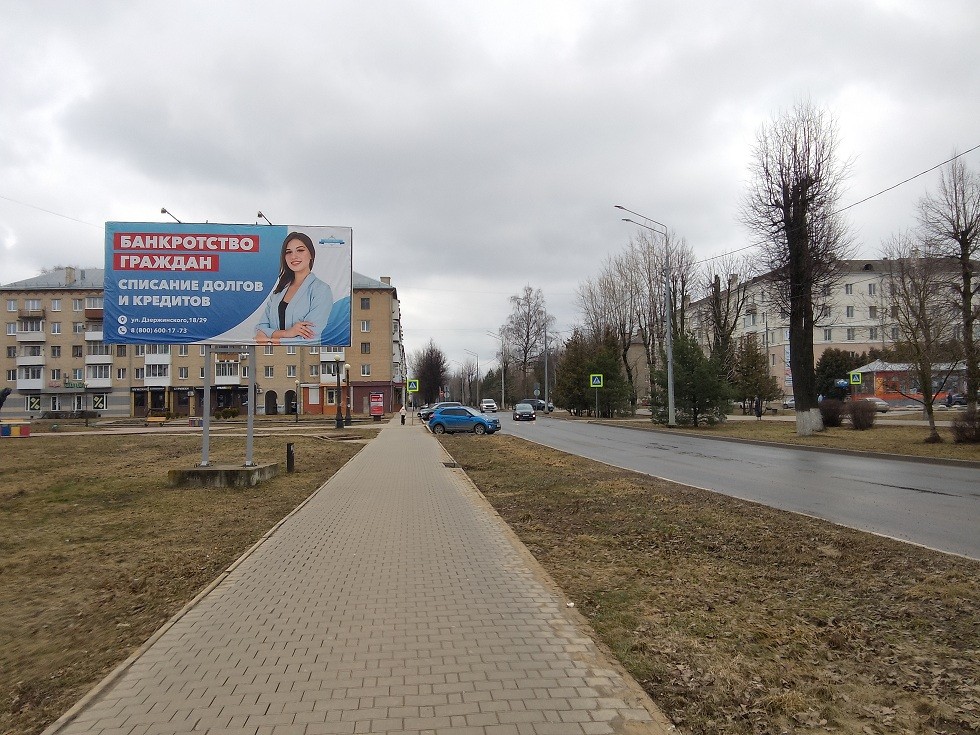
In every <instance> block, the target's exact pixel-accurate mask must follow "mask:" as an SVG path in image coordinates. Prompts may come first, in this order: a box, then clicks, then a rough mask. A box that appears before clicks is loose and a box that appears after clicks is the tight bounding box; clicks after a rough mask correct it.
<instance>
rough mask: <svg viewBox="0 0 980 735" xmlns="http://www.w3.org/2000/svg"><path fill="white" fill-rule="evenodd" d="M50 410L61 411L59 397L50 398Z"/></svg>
mask: <svg viewBox="0 0 980 735" xmlns="http://www.w3.org/2000/svg"><path fill="white" fill-rule="evenodd" d="M51 410H52V411H60V410H61V396H51Z"/></svg>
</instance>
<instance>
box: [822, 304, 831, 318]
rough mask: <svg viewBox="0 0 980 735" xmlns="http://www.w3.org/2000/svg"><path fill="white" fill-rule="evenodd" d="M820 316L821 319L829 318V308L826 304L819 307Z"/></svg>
mask: <svg viewBox="0 0 980 735" xmlns="http://www.w3.org/2000/svg"><path fill="white" fill-rule="evenodd" d="M820 316H821V317H824V318H827V317H829V316H830V307H829V306H827V305H826V304H824V305H823V306H821V307H820Z"/></svg>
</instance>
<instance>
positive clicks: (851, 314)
mask: <svg viewBox="0 0 980 735" xmlns="http://www.w3.org/2000/svg"><path fill="white" fill-rule="evenodd" d="M847 318H848V319H853V318H854V307H853V306H848V307H847Z"/></svg>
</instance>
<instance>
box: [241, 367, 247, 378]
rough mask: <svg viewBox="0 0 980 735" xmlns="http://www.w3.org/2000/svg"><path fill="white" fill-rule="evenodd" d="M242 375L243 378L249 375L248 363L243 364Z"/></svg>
mask: <svg viewBox="0 0 980 735" xmlns="http://www.w3.org/2000/svg"><path fill="white" fill-rule="evenodd" d="M242 377H243V378H247V377H248V365H242Z"/></svg>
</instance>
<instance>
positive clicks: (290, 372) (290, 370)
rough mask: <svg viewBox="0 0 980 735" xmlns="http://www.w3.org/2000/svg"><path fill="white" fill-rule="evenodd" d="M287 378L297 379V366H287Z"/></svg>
mask: <svg viewBox="0 0 980 735" xmlns="http://www.w3.org/2000/svg"><path fill="white" fill-rule="evenodd" d="M286 377H287V378H295V377H296V366H295V365H287V366H286Z"/></svg>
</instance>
